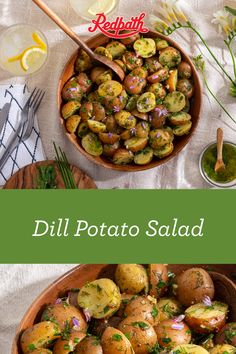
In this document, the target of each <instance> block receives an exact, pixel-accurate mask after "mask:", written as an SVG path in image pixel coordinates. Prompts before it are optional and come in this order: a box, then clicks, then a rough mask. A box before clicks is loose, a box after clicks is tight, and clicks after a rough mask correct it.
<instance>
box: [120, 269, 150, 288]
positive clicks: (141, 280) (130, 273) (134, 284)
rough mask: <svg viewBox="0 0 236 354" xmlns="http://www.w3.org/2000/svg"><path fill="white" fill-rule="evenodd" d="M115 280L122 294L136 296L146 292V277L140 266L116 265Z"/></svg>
mask: <svg viewBox="0 0 236 354" xmlns="http://www.w3.org/2000/svg"><path fill="white" fill-rule="evenodd" d="M115 280H116V283H117V284H118V286H119V288H120V289H121V291H122V292H125V293H127V294H138V293H140V292H141V291H142V290H144V292H145V293H147V292H148V288H149V284H148V276H147V272H146V269H145V268H144V267H143V266H142V265H141V264H118V266H117V267H116V272H115Z"/></svg>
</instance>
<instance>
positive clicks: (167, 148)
mask: <svg viewBox="0 0 236 354" xmlns="http://www.w3.org/2000/svg"><path fill="white" fill-rule="evenodd" d="M173 151H174V144H173V143H168V144H166V145H164V146H162V147H160V148H159V149H155V150H154V151H153V153H154V155H155V156H156V157H158V158H159V159H163V158H164V157H167V156H169V155H171V154H172V152H173Z"/></svg>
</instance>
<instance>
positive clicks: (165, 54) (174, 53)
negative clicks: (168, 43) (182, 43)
mask: <svg viewBox="0 0 236 354" xmlns="http://www.w3.org/2000/svg"><path fill="white" fill-rule="evenodd" d="M159 62H160V63H161V64H162V65H163V66H167V67H168V68H174V67H175V66H178V65H179V64H180V62H181V54H180V52H179V51H178V50H177V49H176V48H174V47H167V48H165V49H163V50H161V52H160V56H159Z"/></svg>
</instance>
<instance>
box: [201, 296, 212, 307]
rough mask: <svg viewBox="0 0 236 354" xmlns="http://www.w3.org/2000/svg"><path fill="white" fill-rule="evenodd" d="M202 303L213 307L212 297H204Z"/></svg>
mask: <svg viewBox="0 0 236 354" xmlns="http://www.w3.org/2000/svg"><path fill="white" fill-rule="evenodd" d="M202 302H203V304H204V305H205V306H211V305H212V301H211V299H210V297H209V296H207V295H205V296H204V298H203V301H202Z"/></svg>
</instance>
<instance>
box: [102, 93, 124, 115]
mask: <svg viewBox="0 0 236 354" xmlns="http://www.w3.org/2000/svg"><path fill="white" fill-rule="evenodd" d="M127 101H128V95H127V93H126V91H125V90H122V92H121V94H120V95H119V96H117V97H115V98H105V100H104V105H105V107H106V109H107V110H109V111H111V112H112V113H113V112H119V111H120V110H122V109H124V108H125V106H126V104H127Z"/></svg>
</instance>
